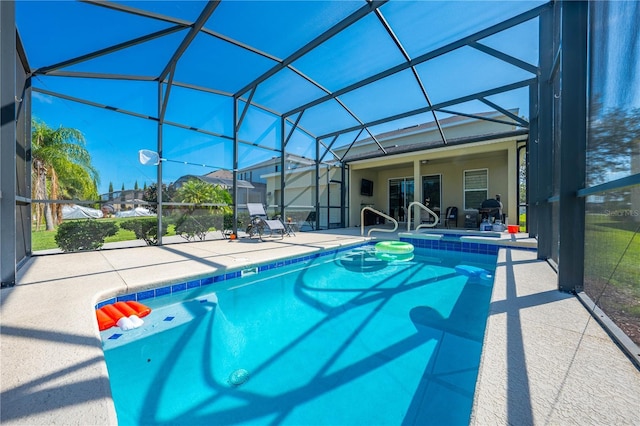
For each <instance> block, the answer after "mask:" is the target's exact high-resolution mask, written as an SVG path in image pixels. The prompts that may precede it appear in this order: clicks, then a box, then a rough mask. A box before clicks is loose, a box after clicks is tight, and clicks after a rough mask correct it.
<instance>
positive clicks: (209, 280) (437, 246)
mask: <svg viewBox="0 0 640 426" xmlns="http://www.w3.org/2000/svg"><path fill="white" fill-rule="evenodd" d="M400 241H404V242H407V243H411V244H413V245H414V246H415V247H418V248H426V249H433V250H443V251H459V252H463V253H478V254H490V255H497V254H498V250H500V249H501V248H511V249H515V250H529V251H536V250H537V249H535V248H528V247H513V246H509V245H500V244H482V243H476V242H467V241H465V242H460V241H450V240H448V241H441V240H430V239H423V238H407V237H401V238H400ZM376 242H378V241H369V242H367V243H364V244H361V245H354V246H345V247H340V248H337V249H331V250H326V251H323V252H320V253H313V254H310V255H305V256H300V257H297V258H292V259H286V260H276V261H274V262H271V263H268V264H264V265H259V266H258V267H257V268H258V272H263V271H267V270H270V269H275V268H281V267H283V266H288V265H291V264H294V263H298V262H306V261H308V260H313V259H317V258H319V257H324V256H330V255H333V254H336V253H339V252H342V251H348V250H353V249H354V248H357V247H365V246H370V245H375V243H376ZM253 268H255V266H253ZM241 275H242V271H231V272H223V273H221V274H218V275H213V276H210V277H205V278H202V279H199V280H190V281H186V282H183V283H177V284H172V285H168V286H163V287H158V288H155V289H151V290H143V291H140V292H137V293H132V294H125V295H122V296H117V297H112V298H110V299H107V300H103V301H101V302H99V303H98V304H97V305H96V309H99V308H101V307H103V306H105V305H109V304H112V303H115V302H120V301H128V300H133V301H142V300H148V299H153V298H156V297H160V296H166V295H169V294H175V293H180V292H183V291H187V290H191V289H194V288H198V287H203V286H207V285H211V284H215V283H220V282H222V281H226V280H232V279H234V278H239V277H240V276H241Z"/></svg>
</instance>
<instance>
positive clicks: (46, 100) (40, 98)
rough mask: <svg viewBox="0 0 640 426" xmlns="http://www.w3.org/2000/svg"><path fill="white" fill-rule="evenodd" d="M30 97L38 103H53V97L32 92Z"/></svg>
mask: <svg viewBox="0 0 640 426" xmlns="http://www.w3.org/2000/svg"><path fill="white" fill-rule="evenodd" d="M31 97H32V98H33V100H34V101H38V102H41V103H43V104H52V103H53V97H52V96H49V95H45V94H43V93H40V92H32V94H31Z"/></svg>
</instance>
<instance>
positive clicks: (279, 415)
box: [102, 246, 496, 425]
mask: <svg viewBox="0 0 640 426" xmlns="http://www.w3.org/2000/svg"><path fill="white" fill-rule="evenodd" d="M372 249H373V246H364V247H359V248H355V249H353V250H350V251H344V252H338V253H335V254H333V255H331V256H324V257H317V258H313V259H309V260H305V261H303V262H296V263H293V264H290V265H288V266H284V267H281V268H276V269H270V270H266V271H263V272H260V273H257V274H253V275H249V276H245V277H243V278H237V279H232V280H227V281H225V282H224V289H223V288H222V285H221V286H219V287H217V288H216V286H215V285H214V286H210V287H203V288H199V289H197V290H195V291H192V292H191V293H188V292H183V293H181V294H178V295H175V296H168V297H161V298H156V299H152V300H150V301H149V302H148V305H149V306H152V307H153V308H154V309H153V311H152V313H151V314H150V315H149V316H148V317H146V318H145V325H144V326H143V327H141V328H139V329H136V330H133V331H131V332H127V333H124V334H123V337H121V338H118V339H110V338H109V337H111V336H113V335H114V334H115V333H114V331H113V330H111V331H105V332H102V337H103V342H104V350H105V357H106V360H107V367H108V370H109V377H110V382H111V387H112V393H113V398H114V401H115V406H116V411H117V415H118V421H119V423H120V424H123V425H125V424H266V423H269V424H295V425H299V424H305V425H311V424H325V425H327V424H329V425H337V424H340V425H356V424H358V425H360V424H362V425H364V424H367V425H371V424H376V425H383V424H391V425H395V424H468V422H469V416H470V414H471V407H472V403H473V394H474V389H475V382H476V377H477V372H478V366H479V361H480V354H481V349H482V339H483V335H484V328H485V323H486V318H487V313H488V306H489V300H490V296H491V286H492V283H493V275H492V274H493V271H494V269H495V263H496V256H495V255H486V254H476V253H462V252H443V251H441V250H430V249H421V248H417V249H416V251H415V254H416V255H415V257H414V259H413V260H411V261H405V262H389V261H384V260H380V259H378V258H376V257H375V255H374V254H373V253H372ZM461 265H463V266H469V267H471V268H470V269H474V268H482V269H484V270H485V271H486V273H484V274H481V275H476V276H469V275H467V274H460V273H458V272H456V268H455V267H456V266H458V268H457V269H458V270H459V271H463V272H464V268H462V269H461V268H460V266H461ZM205 289H206V291H207V292H205ZM213 291H215V293H214V292H213Z"/></svg>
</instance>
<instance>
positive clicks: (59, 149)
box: [31, 118, 99, 231]
mask: <svg viewBox="0 0 640 426" xmlns="http://www.w3.org/2000/svg"><path fill="white" fill-rule="evenodd" d="M31 127H32V129H31V155H32V158H33V163H32V164H33V166H32V171H31V173H32V181H33V182H34V184H33V189H32V194H31V195H32V197H33V198H34V199H37V200H57V199H73V198H76V199H85V200H90V199H97V198H98V187H97V183H98V182H99V176H98V172H97V170H96V169H95V168H94V167H93V166H92V164H91V155H90V154H89V151H87V149H86V148H85V143H86V142H85V139H84V136H83V135H82V133H81V132H80V131H79V130H77V129H71V128H67V127H62V126H61V127H59V128H58V129H52V128H51V127H49V126H47V124H46V123H44V122H42V121H39V120H37V119H35V118H34V119H33V120H32V122H31ZM61 209H62V207H61V206H60V205H59V204H58V205H54V208H52V205H51V204H47V203H46V204H44V205H41V206H38V207H37V209H36V212H35V213H36V229H40V223H41V220H42V216H44V219H45V223H46V229H47V230H48V231H52V230H54V229H55V224H56V223H59V222H61V221H62V215H61V214H60V210H61Z"/></svg>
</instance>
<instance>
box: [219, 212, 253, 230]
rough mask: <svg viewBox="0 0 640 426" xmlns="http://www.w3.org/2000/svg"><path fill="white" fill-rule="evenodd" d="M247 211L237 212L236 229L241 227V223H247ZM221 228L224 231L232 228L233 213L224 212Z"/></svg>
mask: <svg viewBox="0 0 640 426" xmlns="http://www.w3.org/2000/svg"><path fill="white" fill-rule="evenodd" d="M249 221H250V218H249V213H239V214H238V229H242V224H243V223H249ZM223 229H224V230H225V231H232V230H233V213H225V214H224V226H223Z"/></svg>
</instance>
